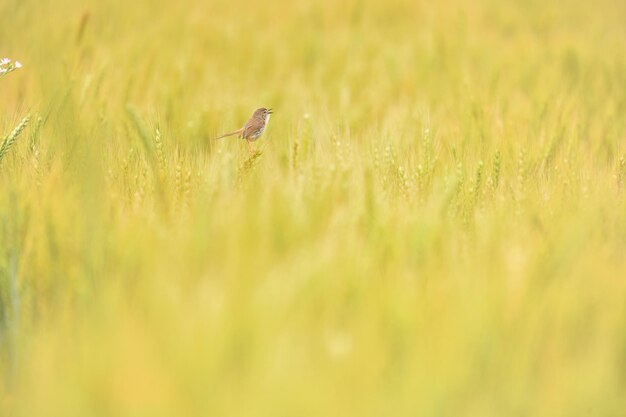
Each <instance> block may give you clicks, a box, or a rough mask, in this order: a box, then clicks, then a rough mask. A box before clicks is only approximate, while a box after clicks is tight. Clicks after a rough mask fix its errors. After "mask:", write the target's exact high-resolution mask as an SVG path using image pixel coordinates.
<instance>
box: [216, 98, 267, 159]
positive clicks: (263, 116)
mask: <svg viewBox="0 0 626 417" xmlns="http://www.w3.org/2000/svg"><path fill="white" fill-rule="evenodd" d="M271 114H273V111H272V109H266V108H265V107H261V108H259V109H256V110H255V111H254V113H252V116H250V118H249V119H248V121H247V122H246V124H244V125H243V127H242V128H241V129H237V130H235V131H234V132H229V133H225V134H223V135H221V136H218V137H217V138H215V139H222V138H225V137H227V136H233V135H239V138H240V139H245V140H246V142H248V149H249V150H250V151H251V152H252V149H251V143H252V142H254V141H255V140H257V139H258V138H259V137H260V136H261V135H262V134H263V132H264V131H265V128H267V124H268V123H269V121H270V115H271Z"/></svg>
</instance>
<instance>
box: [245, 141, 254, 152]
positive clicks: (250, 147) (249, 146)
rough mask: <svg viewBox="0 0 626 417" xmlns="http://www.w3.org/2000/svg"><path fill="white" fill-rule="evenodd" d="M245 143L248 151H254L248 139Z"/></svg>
mask: <svg viewBox="0 0 626 417" xmlns="http://www.w3.org/2000/svg"><path fill="white" fill-rule="evenodd" d="M246 143H247V144H248V152H249V153H252V152H254V151H253V150H252V144H251V143H250V141H249V140H248V139H246Z"/></svg>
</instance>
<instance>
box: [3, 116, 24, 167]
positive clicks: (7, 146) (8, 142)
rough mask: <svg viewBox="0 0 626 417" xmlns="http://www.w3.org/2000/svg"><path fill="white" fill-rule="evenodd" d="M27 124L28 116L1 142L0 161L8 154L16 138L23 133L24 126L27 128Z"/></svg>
mask: <svg viewBox="0 0 626 417" xmlns="http://www.w3.org/2000/svg"><path fill="white" fill-rule="evenodd" d="M28 122H30V114H29V115H28V116H26V117H24V118H23V119H22V121H21V122H20V123H19V124H18V125H17V126H16V127H15V129H13V131H12V132H11V133H10V134H9V135H7V136H6V137H5V138H4V140H3V141H2V145H1V146H0V161H2V158H4V155H6V154H7V153H8V152H9V150H10V149H11V147H12V146H13V144H14V143H15V141H16V140H17V138H18V136H19V135H20V134H21V133H22V132H23V131H24V129H26V126H28Z"/></svg>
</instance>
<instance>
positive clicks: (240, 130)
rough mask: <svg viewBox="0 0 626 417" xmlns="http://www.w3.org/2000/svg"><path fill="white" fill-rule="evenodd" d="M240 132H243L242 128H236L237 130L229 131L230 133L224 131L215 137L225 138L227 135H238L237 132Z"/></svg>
mask: <svg viewBox="0 0 626 417" xmlns="http://www.w3.org/2000/svg"><path fill="white" fill-rule="evenodd" d="M241 132H243V128H242V129H237V130H235V131H234V132H230V133H226V134H224V135H221V136H218V137H216V138H215V139H222V138H225V137H227V136H232V135H238V134H240V133H241Z"/></svg>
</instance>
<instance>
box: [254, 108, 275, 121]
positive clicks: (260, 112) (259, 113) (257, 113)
mask: <svg viewBox="0 0 626 417" xmlns="http://www.w3.org/2000/svg"><path fill="white" fill-rule="evenodd" d="M272 113H274V112H273V111H272V109H266V108H265V107H261V108H260V109H256V111H255V112H254V116H255V117H261V118H263V119H265V118H266V117H268V116H269V115H270V114H272Z"/></svg>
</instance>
